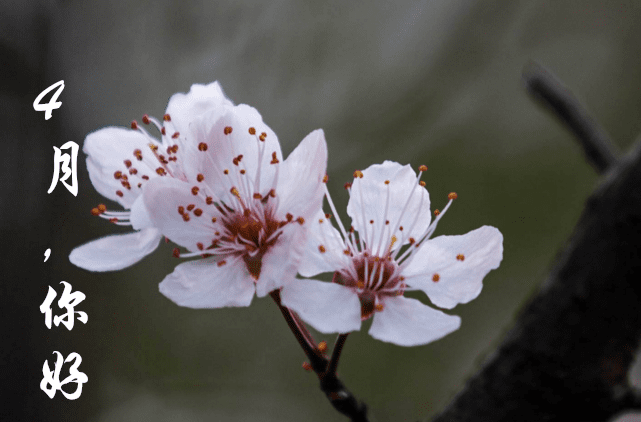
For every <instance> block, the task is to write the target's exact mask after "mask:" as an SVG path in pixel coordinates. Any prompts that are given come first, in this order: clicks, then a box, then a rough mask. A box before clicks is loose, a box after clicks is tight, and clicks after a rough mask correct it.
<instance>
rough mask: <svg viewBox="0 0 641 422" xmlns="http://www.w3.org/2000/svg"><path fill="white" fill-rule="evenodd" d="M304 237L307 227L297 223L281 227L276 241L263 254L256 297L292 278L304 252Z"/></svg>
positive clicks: (264, 294)
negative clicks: (281, 230)
mask: <svg viewBox="0 0 641 422" xmlns="http://www.w3.org/2000/svg"><path fill="white" fill-rule="evenodd" d="M306 237H307V229H306V228H305V227H302V226H300V225H299V224H298V223H293V224H289V225H287V226H285V227H283V233H282V234H281V235H280V237H279V238H278V241H277V242H276V243H275V244H274V245H272V246H270V247H269V249H268V250H267V252H265V255H263V258H262V262H261V270H260V277H259V279H258V281H256V295H257V296H258V297H263V296H266V295H267V294H268V293H269V292H271V291H272V290H275V289H278V288H280V287H282V286H283V285H285V284H287V283H289V282H291V281H293V280H294V277H296V271H297V269H298V264H299V263H300V260H301V258H302V256H303V253H304V247H305V239H306Z"/></svg>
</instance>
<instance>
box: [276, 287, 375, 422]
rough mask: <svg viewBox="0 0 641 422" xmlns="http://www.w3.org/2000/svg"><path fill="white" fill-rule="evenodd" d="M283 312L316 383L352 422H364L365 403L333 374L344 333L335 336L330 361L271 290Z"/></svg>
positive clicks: (303, 325) (297, 319) (345, 335)
mask: <svg viewBox="0 0 641 422" xmlns="http://www.w3.org/2000/svg"><path fill="white" fill-rule="evenodd" d="M269 295H270V296H271V297H272V299H274V302H275V303H276V305H277V306H278V308H279V309H280V312H281V313H282V314H283V317H284V318H285V321H287V325H288V326H289V328H290V329H291V330H292V333H294V337H296V340H298V343H299V344H300V346H301V347H302V348H303V352H305V355H306V356H307V359H309V362H310V364H311V366H312V369H313V370H314V372H315V373H316V376H317V377H318V379H319V380H320V387H321V390H322V391H323V393H325V396H326V397H327V399H328V400H329V402H330V403H331V404H332V406H334V409H336V410H337V411H339V412H340V413H342V414H343V415H345V416H347V417H348V418H350V420H351V421H352V422H368V419H367V406H366V405H365V403H362V402H361V403H359V402H358V401H357V400H356V398H355V397H354V395H353V394H352V393H351V392H350V391H349V390H348V389H347V388H346V387H345V384H343V382H342V381H341V380H340V379H338V377H337V376H336V367H337V366H338V359H339V357H340V354H341V351H342V349H343V345H344V344H345V340H346V339H347V334H340V335H339V336H338V338H337V339H336V343H335V345H334V350H333V351H332V358H331V361H328V360H327V358H326V357H324V356H323V355H322V353H321V352H320V350H318V347H316V343H315V341H314V339H313V337H312V335H311V334H310V333H309V331H308V330H307V327H305V324H304V323H303V321H302V320H301V319H300V317H299V316H298V315H297V314H296V313H295V312H293V311H291V310H290V309H288V308H286V307H285V306H283V305H282V304H281V301H280V290H274V291H272V292H271V293H270V294H269Z"/></svg>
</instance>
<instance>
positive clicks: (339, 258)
mask: <svg viewBox="0 0 641 422" xmlns="http://www.w3.org/2000/svg"><path fill="white" fill-rule="evenodd" d="M306 224H307V223H306ZM309 225H310V227H309V237H308V240H307V246H306V247H305V254H304V256H303V259H302V260H301V262H300V265H299V266H298V273H299V274H300V275H302V276H304V277H313V276H315V275H317V274H321V273H328V272H334V271H337V270H339V269H341V268H345V267H347V266H348V265H351V264H350V257H349V256H347V255H345V254H344V251H345V250H346V249H347V247H346V246H345V244H344V243H343V239H342V237H341V235H340V233H339V232H338V230H336V229H335V228H334V226H333V225H332V223H331V220H329V219H327V218H325V214H324V213H323V212H322V210H320V211H318V212H317V213H316V216H315V217H314V218H312V219H311V220H310V221H309Z"/></svg>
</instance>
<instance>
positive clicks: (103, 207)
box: [98, 204, 107, 213]
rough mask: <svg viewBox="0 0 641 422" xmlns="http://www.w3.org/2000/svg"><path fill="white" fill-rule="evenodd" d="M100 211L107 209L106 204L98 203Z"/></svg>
mask: <svg viewBox="0 0 641 422" xmlns="http://www.w3.org/2000/svg"><path fill="white" fill-rule="evenodd" d="M98 211H100V212H101V213H103V212H105V211H107V207H106V206H105V204H98Z"/></svg>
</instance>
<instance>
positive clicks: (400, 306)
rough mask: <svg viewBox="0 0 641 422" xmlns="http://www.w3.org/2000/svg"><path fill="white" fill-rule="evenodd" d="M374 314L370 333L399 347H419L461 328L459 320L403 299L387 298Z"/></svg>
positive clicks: (419, 303) (411, 300) (414, 301)
mask: <svg viewBox="0 0 641 422" xmlns="http://www.w3.org/2000/svg"><path fill="white" fill-rule="evenodd" d="M383 305H384V308H383V310H382V311H380V312H376V314H375V315H374V321H373V322H372V327H371V328H370V330H369V334H370V335H371V336H372V337H374V338H375V339H378V340H381V341H386V342H388V343H394V344H398V345H399V346H419V345H422V344H427V343H431V342H433V341H435V340H438V339H440V338H441V337H444V336H446V335H448V334H450V333H451V332H453V331H456V330H458V328H459V327H460V326H461V318H460V317H458V316H456V315H447V314H446V313H444V312H441V311H438V310H436V309H433V308H430V307H429V306H426V305H423V304H422V303H421V302H420V301H418V300H416V299H411V298H406V297H402V296H398V297H390V298H386V299H385V300H384V302H383Z"/></svg>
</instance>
